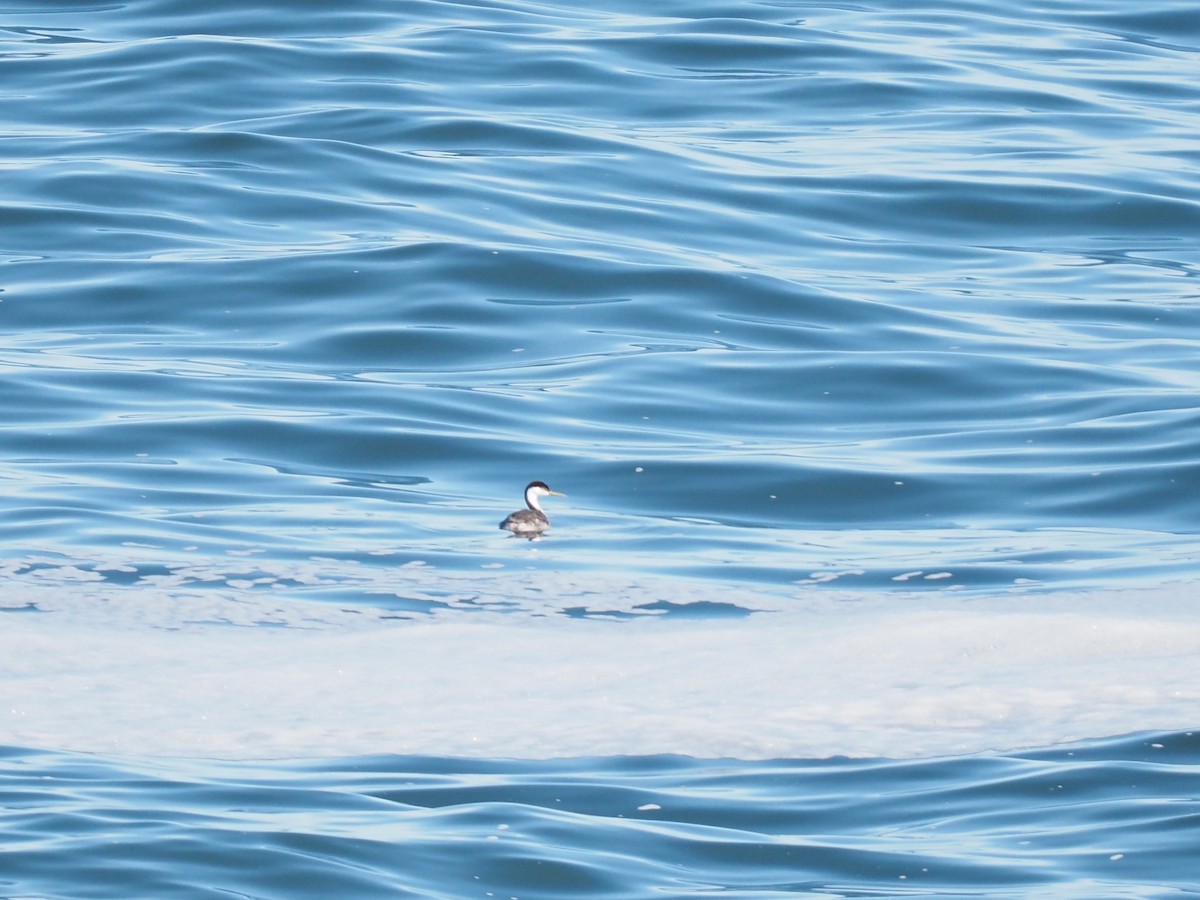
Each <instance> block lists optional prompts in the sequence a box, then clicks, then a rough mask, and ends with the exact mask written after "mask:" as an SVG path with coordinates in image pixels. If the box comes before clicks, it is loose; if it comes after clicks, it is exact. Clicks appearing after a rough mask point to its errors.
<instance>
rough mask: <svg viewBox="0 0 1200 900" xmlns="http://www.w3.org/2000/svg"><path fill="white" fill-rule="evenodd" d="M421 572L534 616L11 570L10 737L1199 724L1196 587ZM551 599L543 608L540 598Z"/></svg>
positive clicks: (232, 751)
mask: <svg viewBox="0 0 1200 900" xmlns="http://www.w3.org/2000/svg"><path fill="white" fill-rule="evenodd" d="M426 568H429V567H426ZM62 574H63V573H62V572H59V573H58V575H59V576H61V575H62ZM423 577H425V578H428V579H430V581H431V582H434V581H436V582H437V583H439V584H440V585H441V586H442V587H443V589H444V588H445V585H446V582H447V580H449V581H451V582H453V581H454V580H455V578H457V579H459V581H460V582H461V584H460V585H459V587H460V588H461V589H462V591H463V592H464V593H470V591H471V590H473V591H474V593H472V594H471V596H472V597H473V598H475V599H476V600H480V591H483V590H484V588H483V587H482V586H483V585H490V587H489V588H487V590H491V591H492V592H494V593H496V594H497V596H504V595H510V596H511V595H519V599H520V604H519V605H520V607H521V612H519V613H517V614H509V615H504V614H501V613H497V612H487V611H484V612H475V613H467V612H459V611H455V610H451V611H449V612H446V611H443V612H442V613H439V614H436V615H433V616H426V615H418V616H415V617H410V618H400V617H395V616H389V614H388V613H386V612H385V611H382V610H377V609H369V608H361V607H359V608H357V609H345V610H343V609H339V608H337V607H335V606H331V605H325V604H318V603H299V602H288V601H284V600H283V599H281V598H279V597H277V596H271V595H270V594H267V595H266V596H264V597H261V598H260V597H259V596H257V595H254V594H252V593H245V592H239V591H238V590H236V589H227V590H222V591H193V592H191V593H187V592H181V591H179V590H172V591H170V592H161V591H156V590H155V589H153V588H150V587H146V586H142V587H139V588H137V589H130V588H121V587H114V586H111V585H97V584H95V583H94V582H89V580H88V579H87V578H86V577H85V573H80V574H79V576H78V580H76V581H74V582H72V581H71V579H70V578H56V579H55V580H56V582H57V584H56V586H55V587H53V588H50V587H42V586H38V585H36V584H28V585H24V586H20V587H18V589H17V590H16V591H15V594H13V593H10V594H9V595H8V596H6V597H5V599H4V600H3V601H2V602H0V606H4V607H6V608H8V609H19V608H22V607H24V606H25V604H27V603H28V604H33V605H34V606H35V607H36V608H37V609H38V610H40V611H39V612H32V611H30V612H7V613H4V614H3V615H0V743H4V744H12V745H20V746H34V747H45V748H53V749H64V750H81V751H94V752H114V751H117V752H125V753H136V754H156V755H170V756H192V757H196V756H200V757H227V758H243V759H251V758H269V757H317V756H319V757H328V756H342V755H358V754H375V753H415V754H431V755H439V756H442V755H463V756H485V757H520V758H546V757H556V756H592V755H615V754H651V753H682V754H688V755H692V756H700V757H721V756H731V757H740V758H747V759H753V758H771V757H827V756H831V755H838V754H845V755H852V756H876V755H878V756H891V757H912V756H922V755H931V754H950V753H971V752H978V751H984V750H1007V749H1016V748H1020V747H1029V746H1043V745H1047V744H1052V743H1056V742H1060V741H1067V740H1076V739H1083V738H1088V737H1100V736H1109V735H1115V734H1122V733H1127V732H1132V731H1139V730H1143V729H1155V730H1157V729H1162V730H1173V729H1183V728H1194V727H1195V726H1196V724H1197V722H1196V709H1197V708H1200V707H1198V705H1197V704H1198V702H1200V609H1198V608H1197V607H1198V605H1197V604H1195V603H1193V602H1192V594H1193V591H1192V589H1191V588H1186V587H1178V588H1162V589H1157V590H1147V591H1136V592H1134V591H1129V592H1113V593H1093V594H1086V595H1070V596H1067V595H1062V596H1046V595H1012V596H997V597H993V598H990V599H979V598H966V597H964V596H961V595H953V594H940V595H939V594H929V595H912V594H895V595H886V594H885V595H879V596H874V597H865V598H858V599H856V600H847V599H845V595H840V594H836V595H835V594H832V593H829V592H827V593H822V592H821V590H820V589H814V588H803V589H801V591H800V592H798V593H797V594H796V595H795V596H794V597H791V598H785V599H780V598H768V597H765V596H756V595H754V594H752V593H749V594H746V593H740V594H739V595H738V597H737V600H738V602H742V603H743V605H745V606H748V607H755V608H764V609H769V611H766V612H761V613H756V614H753V615H750V616H746V617H740V618H735V617H728V618H717V619H709V620H690V619H687V618H680V617H678V616H674V615H665V616H660V617H657V618H655V617H642V618H637V619H631V620H612V619H580V618H570V617H568V616H565V615H562V614H560V610H561V608H563V607H567V606H570V602H571V601H572V600H574V599H579V598H581V597H584V596H586V597H587V598H589V600H590V605H591V606H593V607H597V608H605V609H610V608H617V607H622V606H625V607H629V606H630V605H632V606H636V605H637V603H638V602H646V601H647V598H649V597H656V598H658V599H660V600H661V599H664V592H665V591H667V590H670V591H674V592H675V594H674V595H672V596H667V597H666V598H665V599H668V600H670V601H671V602H673V603H684V602H686V598H685V597H683V596H681V593H680V592H681V591H682V592H683V593H686V594H687V595H688V597H690V598H691V599H694V600H700V599H705V600H728V599H729V598H730V594H729V592H730V591H731V590H732V589H731V588H729V587H728V586H726V587H725V588H724V589H723V593H724V596H714V594H717V593H718V591H717V589H715V588H713V587H712V586H697V585H694V584H693V585H688V584H686V583H683V582H677V581H671V580H664V581H663V583H661V584H658V585H653V586H651V587H649V588H646V587H645V586H643V587H642V588H640V589H639V591H638V592H633V588H632V587H631V586H630V585H629V584H625V583H622V582H619V581H613V582H612V583H611V584H603V583H597V582H596V579H595V578H593V577H591V576H580V575H573V576H560V575H555V574H554V573H550V572H535V573H520V574H511V575H510V574H508V573H496V572H490V573H487V575H486V576H484V575H482V574H481V575H479V576H474V577H472V578H467V577H466V576H447V575H444V574H442V573H437V572H436V571H429V572H427V573H426V574H425V575H424V576H423ZM619 591H624V592H625V594H626V596H625V597H624V599H623V600H622V598H610V597H609V594H611V593H613V592H619ZM606 592H607V593H606ZM631 592H633V593H631ZM261 593H262V592H260V594H261ZM562 595H565V596H566V601H565V602H558V600H556V602H553V603H548V604H546V606H545V609H544V612H545V615H542V614H539V613H538V611H537V610H536V608H535V607H534V605H533V604H535V602H536V601H535V599H533V598H535V597H539V596H540V597H541V598H542V602H545V598H546V597H555V598H560V597H561V596H562ZM576 595H577V596H576ZM598 598H603V599H598ZM610 599H611V602H608V601H609V600H610ZM487 600H488V597H487V596H483V597H482V601H481V602H483V605H485V606H486V605H487V603H486V601H487ZM272 625H274V626H278V627H268V626H272Z"/></svg>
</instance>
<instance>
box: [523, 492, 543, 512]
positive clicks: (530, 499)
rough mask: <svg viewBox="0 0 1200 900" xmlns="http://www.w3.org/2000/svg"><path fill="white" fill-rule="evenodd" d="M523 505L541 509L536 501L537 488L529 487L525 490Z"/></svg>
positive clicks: (539, 510)
mask: <svg viewBox="0 0 1200 900" xmlns="http://www.w3.org/2000/svg"><path fill="white" fill-rule="evenodd" d="M525 505H526V506H528V507H529V508H530V509H536V510H537V511H538V512H541V511H542V506H541V504H540V503H538V495H537V488H530V489H529V490H527V491H526V492H525Z"/></svg>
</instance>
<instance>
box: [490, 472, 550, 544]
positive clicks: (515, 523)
mask: <svg viewBox="0 0 1200 900" xmlns="http://www.w3.org/2000/svg"><path fill="white" fill-rule="evenodd" d="M549 495H553V496H555V497H562V496H563V494H560V493H559V492H558V491H552V490H550V488H549V486H548V485H547V484H546V482H544V481H531V482H529V484H528V485H526V487H525V505H526V506H528V507H529V508H528V509H519V510H517V511H516V512H515V513H513V514H512V515H510V516H509V517H508V518H507V519H505V520H504V521H503V522H501V523H500V527H501V528H502V529H504V530H505V531H511V532H512V533H513V534H521V535H526V536H534V535H539V534H541V533H542V532H543V531H545V530H547V529H548V528H549V527H550V518H549V517H548V516H547V515H546V514H545V513H544V512H543V511H542V507H541V505H540V504H539V503H538V497H546V496H549Z"/></svg>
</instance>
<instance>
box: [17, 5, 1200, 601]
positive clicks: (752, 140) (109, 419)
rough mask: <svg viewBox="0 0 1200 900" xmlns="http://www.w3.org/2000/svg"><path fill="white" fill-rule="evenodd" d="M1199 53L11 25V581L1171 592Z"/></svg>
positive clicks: (1190, 353) (151, 16) (353, 20)
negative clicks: (312, 569)
mask: <svg viewBox="0 0 1200 900" xmlns="http://www.w3.org/2000/svg"><path fill="white" fill-rule="evenodd" d="M648 13H652V14H648ZM1193 13H1194V10H1193V9H1192V8H1191V6H1190V4H1185V3H1176V2H1168V0H1160V2H1156V3H1150V4H1139V5H1137V6H1135V7H1132V8H1131V7H1129V6H1128V4H1124V3H1116V2H1108V3H1101V4H1100V5H1098V6H1097V5H1096V4H1092V5H1091V6H1090V7H1088V8H1087V9H1084V8H1082V7H1079V6H1078V5H1074V4H1048V5H1047V4H1036V5H1035V4H1018V5H1017V6H1015V7H1012V6H1010V7H1007V8H1005V9H1000V8H995V9H993V8H991V7H986V8H985V7H978V6H975V5H972V4H967V3H957V4H936V5H935V4H917V5H915V6H914V5H912V4H909V5H907V6H905V7H904V8H903V9H899V8H895V9H893V8H890V7H888V6H878V5H869V6H865V7H863V6H858V7H854V8H840V7H834V6H828V5H819V4H818V5H814V4H807V3H769V4H768V3H755V2H740V3H725V4H720V3H702V4H700V5H697V4H694V3H691V4H683V3H675V4H666V5H660V6H658V7H656V8H655V9H654V10H652V11H649V10H646V9H645V8H643V7H642V6H639V5H625V4H622V3H606V4H602V5H601V6H599V7H596V8H588V9H580V8H574V7H570V6H556V5H532V4H528V5H526V4H482V5H464V4H459V3H443V2H418V3H405V4H401V5H396V4H389V3H384V2H381V0H375V2H358V3H354V4H351V5H349V6H346V5H344V4H339V5H338V6H337V7H336V8H332V7H330V8H326V6H324V5H321V4H306V3H295V4H276V5H273V6H268V7H262V6H255V7H245V6H244V5H243V4H227V3H218V4H202V5H200V6H195V5H190V4H189V5H185V4H179V3H173V2H164V0H145V2H136V3H129V4H120V5H105V6H93V7H86V8H76V7H60V8H58V9H54V8H47V7H45V6H42V5H36V6H25V7H16V8H10V9H9V10H8V11H6V12H5V13H4V17H3V31H2V35H3V37H4V43H3V44H2V45H0V53H2V56H0V62H2V64H3V67H4V82H3V95H4V109H5V116H4V118H5V125H4V130H3V135H2V138H0V154H2V155H0V166H2V167H3V169H4V184H5V187H4V192H3V208H2V209H0V216H2V217H3V218H2V220H0V221H2V223H3V224H2V226H0V227H2V231H0V259H2V260H3V262H4V265H3V266H2V267H0V288H2V290H3V293H0V327H2V328H3V331H4V340H3V345H2V346H0V365H2V366H3V370H4V377H5V381H6V384H7V388H6V390H5V391H4V393H3V395H2V399H0V404H2V406H0V421H2V422H3V425H4V428H3V430H2V431H0V442H2V443H0V457H2V460H3V461H2V463H0V479H2V480H0V484H2V485H3V493H4V496H5V501H4V504H3V510H2V511H0V515H2V519H0V526H2V528H3V535H4V540H5V544H6V546H7V547H8V548H9V551H8V553H9V554H10V556H13V557H15V558H16V559H24V558H27V557H38V558H41V557H40V556H39V554H41V553H43V552H45V551H49V552H51V553H57V554H62V555H63V557H64V558H66V559H68V560H70V561H71V562H72V563H74V562H78V561H82V562H83V563H85V564H92V563H100V564H108V563H117V564H120V565H127V566H133V567H134V568H139V567H141V568H144V567H150V568H151V569H153V568H155V567H160V566H167V567H168V568H170V567H172V566H177V565H184V564H186V565H188V566H191V565H194V564H195V558H196V557H200V558H202V560H203V561H208V560H216V561H217V563H216V565H217V567H218V569H219V568H220V567H221V566H225V565H228V562H226V561H225V560H227V558H228V554H229V553H231V552H236V553H252V554H256V555H258V556H259V557H261V562H262V567H263V569H264V570H265V574H264V576H263V577H265V578H270V579H274V581H275V583H277V584H281V585H284V586H285V587H286V586H287V582H288V578H289V570H290V569H291V567H292V566H293V565H294V561H295V560H297V559H301V560H307V559H309V558H311V557H313V556H319V557H322V558H332V559H334V560H335V561H334V562H332V563H330V566H331V567H332V569H333V570H334V575H335V577H336V574H337V572H339V571H341V570H345V569H346V568H347V567H348V566H352V565H355V564H363V565H371V564H373V563H374V562H377V561H379V560H380V559H381V558H382V559H383V564H385V565H386V566H387V567H388V568H389V569H394V566H395V563H396V561H397V557H399V558H400V561H402V562H403V561H413V560H417V561H421V562H425V563H428V564H434V565H437V566H439V567H443V568H446V569H463V568H467V569H477V568H478V567H479V566H480V565H508V564H511V561H512V560H513V558H514V556H515V557H516V558H517V560H519V561H521V562H522V563H523V561H524V559H525V555H526V550H527V549H528V548H523V547H521V546H518V544H519V543H520V542H514V541H508V542H505V541H504V540H503V539H502V538H501V536H500V535H499V534H498V532H497V529H496V527H495V523H496V522H498V521H499V520H500V518H502V517H503V516H504V514H506V513H507V512H509V511H510V510H511V509H513V508H515V507H516V506H518V505H519V503H520V489H521V487H522V486H523V485H524V483H525V482H526V481H528V480H530V479H531V478H542V479H544V480H547V481H549V482H551V484H552V485H553V486H556V487H558V488H559V489H560V490H563V491H565V492H566V493H567V494H568V495H569V497H568V498H567V500H566V501H565V502H559V503H557V505H555V506H554V507H553V508H552V511H551V516H552V518H553V519H554V521H555V525H556V531H555V535H554V537H553V539H552V540H547V541H545V542H543V544H542V546H541V547H539V548H538V553H539V554H540V556H539V558H540V559H542V560H548V562H549V563H550V564H553V565H554V566H557V567H562V568H567V569H583V570H588V569H596V568H611V567H612V566H613V565H617V566H620V567H621V569H622V570H625V571H640V572H657V573H665V574H688V575H695V576H701V577H708V578H721V579H725V580H733V581H741V582H747V581H751V580H752V581H756V582H763V583H770V584H773V585H790V584H792V583H794V582H797V581H799V582H802V583H803V582H809V583H811V582H812V581H814V580H816V581H817V582H819V583H823V584H828V583H830V582H836V583H837V584H839V585H847V586H853V587H856V588H864V589H873V588H890V587H895V586H896V581H895V579H896V578H897V577H903V576H908V575H909V573H912V572H914V571H920V572H923V573H925V574H929V573H935V574H938V575H939V576H940V579H939V580H935V581H933V582H928V581H925V580H923V579H922V578H917V579H913V578H911V577H909V578H908V580H907V581H906V582H905V586H906V587H909V588H913V587H918V586H920V587H924V586H930V587H937V588H952V587H969V588H988V589H994V588H996V587H1001V586H1010V585H1013V584H1014V583H1017V584H1028V583H1030V582H1034V583H1042V584H1047V585H1051V586H1055V585H1068V584H1069V585H1072V586H1099V585H1104V586H1124V585H1131V584H1156V583H1159V582H1161V581H1162V580H1163V579H1166V578H1173V577H1180V576H1183V575H1190V574H1191V573H1192V571H1193V570H1194V568H1195V558H1196V552H1195V549H1196V542H1195V532H1196V526H1197V515H1196V513H1197V506H1196V495H1197V487H1198V481H1200V478H1198V475H1200V468H1198V463H1197V454H1196V447H1197V443H1198V438H1200V429H1198V425H1200V417H1198V415H1197V401H1196V391H1197V387H1198V386H1200V371H1198V366H1200V364H1198V362H1197V360H1198V359H1200V355H1198V354H1197V352H1196V347H1197V341H1196V339H1197V335H1198V334H1200V309H1198V308H1197V304H1196V303H1195V300H1196V297H1197V288H1196V284H1197V282H1196V277H1195V276H1196V272H1197V268H1196V263H1197V240H1196V238H1197V236H1198V235H1200V203H1198V202H1197V197H1198V195H1197V190H1196V188H1197V177H1196V176H1197V161H1198V154H1197V141H1196V125H1197V121H1198V120H1197V115H1196V114H1197V110H1198V108H1200V106H1198V101H1200V96H1198V94H1200V92H1198V91H1197V87H1196V80H1195V77H1194V75H1195V72H1196V70H1197V69H1196V67H1197V49H1196V48H1197V37H1198V34H1200V26H1198V24H1197V23H1198V20H1197V18H1196V17H1195V16H1194V15H1193ZM181 559H182V560H185V561H186V563H185V562H181ZM228 574H229V578H228V579H226V580H236V577H237V575H238V574H239V573H238V571H237V567H236V566H233V567H231V568H230V571H229V573H228ZM215 577H217V578H218V580H219V579H220V573H219V572H217V573H216V575H215Z"/></svg>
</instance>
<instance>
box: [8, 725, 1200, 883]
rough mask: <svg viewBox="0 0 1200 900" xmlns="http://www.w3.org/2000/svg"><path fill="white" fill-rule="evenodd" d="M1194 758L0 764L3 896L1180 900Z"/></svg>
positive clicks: (1184, 740) (1135, 753) (25, 760)
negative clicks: (118, 890)
mask: <svg viewBox="0 0 1200 900" xmlns="http://www.w3.org/2000/svg"><path fill="white" fill-rule="evenodd" d="M1198 749H1200V748H1198V747H1197V742H1196V738H1195V736H1194V735H1191V734H1186V735H1183V734H1180V735H1158V736H1139V737H1136V738H1130V739H1127V740H1122V741H1113V742H1108V743H1100V744H1090V745H1080V746H1075V747H1067V748H1060V749H1057V750H1054V751H1049V752H1044V753H1039V754H1029V755H1021V756H1014V757H1007V758H1003V757H995V758H979V759H959V760H929V761H923V762H908V763H896V762H887V761H850V760H829V761H825V762H775V763H769V764H761V765H754V766H746V765H744V764H739V765H737V766H732V767H731V766H730V765H729V764H728V763H726V762H719V761H715V762H696V761H691V760H683V759H679V758H672V757H646V758H641V759H627V760H619V759H618V760H578V761H571V762H561V763H556V764H551V765H546V764H539V765H537V766H536V767H535V766H533V765H531V764H526V763H517V762H491V763H469V762H464V761H461V760H445V759H422V758H413V757H376V758H359V759H351V760H342V761H337V762H330V763H322V764H319V765H298V766H291V767H286V768H282V767H274V768H271V769H262V768H252V767H247V766H212V765H209V766H205V765H203V764H200V765H195V764H193V765H191V766H189V767H187V768H186V769H185V770H184V771H180V768H179V767H178V766H177V765H172V764H163V763H123V764H120V763H114V762H111V761H107V760H105V759H97V758H86V757H72V756H68V755H65V754H47V753H31V752H23V751H19V750H16V749H8V750H0V754H2V755H0V760H2V761H3V764H4V766H5V769H6V774H5V777H4V778H3V780H2V781H0V824H2V825H3V827H4V830H5V833H6V845H7V849H9V850H18V851H20V852H19V853H11V852H10V853H7V854H5V855H4V858H5V865H4V872H3V874H0V890H4V889H5V887H6V886H8V885H15V886H18V887H19V888H20V889H22V891H23V893H24V894H26V895H28V894H34V895H36V896H42V897H83V896H88V897H104V896H131V895H132V896H146V897H150V896H153V897H168V896H170V897H174V896H179V897H207V896H212V897H225V896H231V895H232V896H239V897H263V898H267V897H272V898H273V897H288V898H294V897H332V896H337V897H360V896H361V897H366V896H382V895H386V896H391V897H521V898H546V900H560V898H562V897H585V896H586V897H612V898H625V897H650V896H665V897H691V896H717V895H720V896H735V897H794V896H809V895H812V896H821V897H865V896H873V897H882V896H886V897H903V896H920V897H974V896H989V897H1030V896H1053V897H1069V898H1088V900H1091V898H1096V897H1131V898H1132V897H1183V896H1194V894H1195V891H1196V888H1197V882H1196V880H1195V863H1194V851H1195V830H1196V821H1197V817H1198V816H1200V810H1198V808H1197V801H1196V798H1195V792H1194V790H1193V789H1194V786H1195V781H1196V772H1195V760H1196V757H1197V751H1198ZM1181 795H1187V796H1189V797H1190V799H1186V800H1182V799H1179V798H1180V796H1181ZM101 834H102V835H104V837H105V838H106V840H105V841H104V842H103V843H102V844H98V842H97V840H96V838H97V836H99V835H101ZM113 882H119V883H121V884H123V885H125V886H126V890H127V893H125V894H115V893H112V892H111V891H110V889H109V888H108V887H106V885H111V884H112V883H113Z"/></svg>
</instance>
